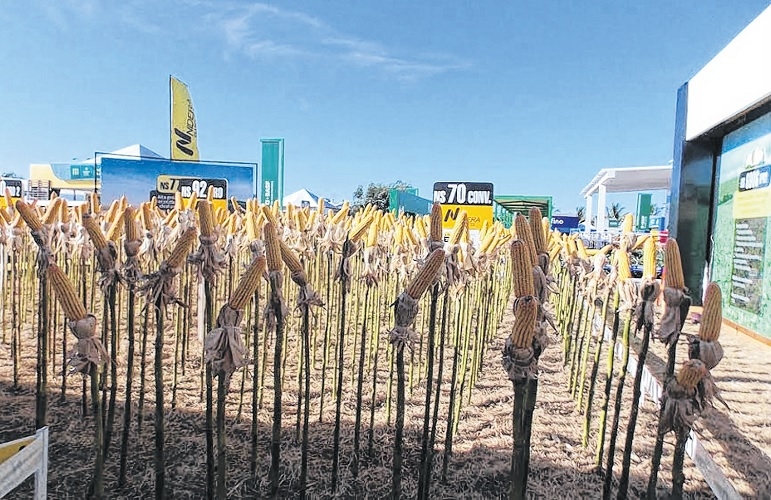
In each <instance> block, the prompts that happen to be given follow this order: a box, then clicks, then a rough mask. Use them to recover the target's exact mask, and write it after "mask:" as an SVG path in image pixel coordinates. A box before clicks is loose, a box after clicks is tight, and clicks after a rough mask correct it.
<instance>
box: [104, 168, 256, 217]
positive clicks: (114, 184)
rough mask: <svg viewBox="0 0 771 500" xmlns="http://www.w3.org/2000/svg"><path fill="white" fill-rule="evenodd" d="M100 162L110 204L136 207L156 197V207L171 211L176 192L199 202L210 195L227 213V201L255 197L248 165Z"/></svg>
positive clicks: (250, 170)
mask: <svg viewBox="0 0 771 500" xmlns="http://www.w3.org/2000/svg"><path fill="white" fill-rule="evenodd" d="M101 162H102V193H101V194H102V200H103V203H108V204H109V203H110V202H111V201H112V200H117V199H118V198H120V197H121V196H124V195H125V196H126V199H127V200H128V202H129V203H131V204H132V205H134V206H138V205H139V204H140V203H141V202H143V201H148V200H150V199H151V198H152V197H155V198H156V200H157V201H158V207H159V208H161V209H162V210H168V209H171V208H173V207H174V197H175V196H176V193H177V192H179V193H180V195H181V196H182V198H183V199H188V198H190V197H191V196H192V195H193V193H195V194H196V196H197V197H198V198H206V196H207V195H208V193H209V192H211V194H212V204H213V206H214V208H215V209H217V208H224V209H230V208H232V207H231V206H229V204H228V201H229V200H230V199H231V198H233V197H234V198H236V200H237V201H245V200H247V199H251V198H253V197H254V195H255V193H254V187H255V186H254V179H255V175H256V167H257V166H256V165H255V164H253V163H252V164H248V163H224V162H187V161H171V160H165V159H152V158H137V159H129V158H110V157H103V158H102V159H101Z"/></svg>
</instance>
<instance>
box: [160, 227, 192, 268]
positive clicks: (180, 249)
mask: <svg viewBox="0 0 771 500" xmlns="http://www.w3.org/2000/svg"><path fill="white" fill-rule="evenodd" d="M196 237H198V233H197V231H196V230H195V228H194V227H189V228H187V230H186V231H185V232H184V233H182V236H180V237H179V239H178V240H177V243H176V244H175V245H174V248H172V249H171V255H169V257H168V258H167V259H166V263H167V264H168V265H169V267H171V268H172V269H176V268H178V267H182V264H184V262H185V259H187V255H188V254H189V253H190V250H191V249H192V248H193V242H194V241H195V239H196Z"/></svg>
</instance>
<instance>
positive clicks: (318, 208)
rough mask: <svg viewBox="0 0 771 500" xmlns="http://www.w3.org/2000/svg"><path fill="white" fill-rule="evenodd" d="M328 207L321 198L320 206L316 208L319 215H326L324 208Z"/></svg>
mask: <svg viewBox="0 0 771 500" xmlns="http://www.w3.org/2000/svg"><path fill="white" fill-rule="evenodd" d="M325 205H326V202H325V201H324V198H319V206H318V207H316V212H317V213H318V214H319V215H324V206H325Z"/></svg>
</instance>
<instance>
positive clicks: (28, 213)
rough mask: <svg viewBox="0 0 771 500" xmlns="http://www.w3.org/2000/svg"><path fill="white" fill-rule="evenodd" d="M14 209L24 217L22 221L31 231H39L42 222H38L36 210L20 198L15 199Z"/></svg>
mask: <svg viewBox="0 0 771 500" xmlns="http://www.w3.org/2000/svg"><path fill="white" fill-rule="evenodd" d="M16 211H17V212H19V215H20V216H21V218H22V219H24V222H26V223H27V226H29V228H30V229H31V230H32V231H40V230H42V229H43V223H42V222H40V217H39V216H38V214H37V210H35V209H33V208H32V207H31V206H30V205H29V204H27V203H25V202H24V201H22V200H19V201H17V202H16Z"/></svg>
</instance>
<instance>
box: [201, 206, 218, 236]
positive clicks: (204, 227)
mask: <svg viewBox="0 0 771 500" xmlns="http://www.w3.org/2000/svg"><path fill="white" fill-rule="evenodd" d="M212 217H213V216H212V213H211V204H210V203H209V201H208V200H201V201H199V202H198V224H199V225H200V226H201V236H203V237H205V238H207V237H209V236H211V235H212V233H213V232H214V221H213V220H212Z"/></svg>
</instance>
